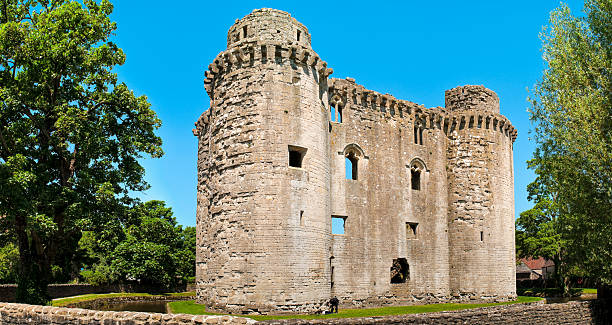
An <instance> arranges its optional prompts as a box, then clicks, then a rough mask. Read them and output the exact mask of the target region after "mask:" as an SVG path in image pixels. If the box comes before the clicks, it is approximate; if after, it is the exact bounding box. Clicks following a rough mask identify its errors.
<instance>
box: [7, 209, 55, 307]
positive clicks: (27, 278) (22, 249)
mask: <svg viewBox="0 0 612 325" xmlns="http://www.w3.org/2000/svg"><path fill="white" fill-rule="evenodd" d="M26 223H27V221H26V217H25V216H17V217H16V218H15V232H16V234H17V243H18V246H19V272H18V274H17V294H16V297H15V300H16V301H17V302H20V303H26V304H32V305H47V304H48V303H49V301H51V297H50V296H49V293H48V291H47V285H48V283H49V275H50V274H51V268H50V264H49V263H48V261H46V257H45V256H44V255H40V254H38V253H37V251H36V249H35V247H33V244H31V242H30V239H29V236H28V234H27V227H26Z"/></svg>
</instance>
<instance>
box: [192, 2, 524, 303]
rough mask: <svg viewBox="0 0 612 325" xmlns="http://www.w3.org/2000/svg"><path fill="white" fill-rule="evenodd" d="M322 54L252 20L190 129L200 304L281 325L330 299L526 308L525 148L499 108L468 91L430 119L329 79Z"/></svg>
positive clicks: (235, 33)
mask: <svg viewBox="0 0 612 325" xmlns="http://www.w3.org/2000/svg"><path fill="white" fill-rule="evenodd" d="M310 39H311V36H310V34H309V32H308V29H307V28H306V27H304V26H303V25H302V24H300V23H299V22H297V21H296V20H295V19H294V18H292V17H291V15H289V14H288V13H286V12H283V11H279V10H274V9H260V10H255V11H253V12H252V13H251V14H249V15H247V16H246V17H244V18H242V19H240V20H237V21H236V23H235V24H234V25H233V26H232V27H231V28H230V30H229V33H228V38H227V49H226V50H225V51H223V52H221V53H219V55H218V56H217V57H216V58H215V60H214V61H213V63H212V64H210V66H209V69H208V71H207V72H206V80H205V81H204V84H205V88H206V91H207V92H208V95H209V96H210V98H211V104H210V109H208V110H207V111H205V112H204V113H203V114H202V116H201V117H200V118H199V119H198V121H197V122H196V128H195V129H194V134H195V135H196V136H197V137H198V209H197V267H196V270H197V275H196V279H197V297H198V302H199V303H205V304H207V305H208V306H210V307H211V308H213V309H218V310H223V311H228V312H233V313H283V312H314V311H317V310H319V309H321V308H322V307H323V306H324V304H325V303H326V302H327V301H328V300H329V299H330V298H331V297H334V296H337V297H338V298H339V299H340V301H341V302H342V303H343V304H353V305H356V306H366V305H390V304H397V305H399V304H415V303H429V302H448V301H466V300H495V301H502V300H508V299H512V298H514V297H515V296H516V289H515V256H514V254H515V253H514V178H513V162H512V146H513V142H514V140H515V138H516V135H517V132H516V130H515V129H514V127H513V126H512V125H511V124H510V122H509V121H508V120H507V119H506V118H505V117H504V116H502V115H500V113H499V98H498V97H497V95H496V94H495V93H494V92H493V91H491V90H489V89H486V88H484V87H482V86H464V87H457V88H454V89H451V90H448V91H446V93H445V97H446V103H445V106H446V107H444V108H442V107H436V108H425V107H423V106H422V105H417V104H415V103H412V102H409V101H405V100H399V99H396V98H395V97H393V96H391V95H386V94H385V95H383V94H380V93H377V92H375V91H372V90H368V89H365V88H364V87H363V86H361V85H358V84H356V83H355V80H353V79H351V78H346V79H333V78H329V76H330V74H331V73H332V72H333V71H332V70H331V69H330V68H328V67H327V63H326V62H325V61H323V60H322V59H321V58H320V57H319V56H318V55H317V53H315V52H314V51H313V50H312V49H311V46H310ZM347 164H349V165H350V168H348V170H349V171H350V173H348V172H346V173H345V170H347V168H346V166H347ZM349 174H350V175H349ZM332 220H336V221H338V223H339V224H342V225H343V228H344V229H343V233H338V234H336V233H333V232H332Z"/></svg>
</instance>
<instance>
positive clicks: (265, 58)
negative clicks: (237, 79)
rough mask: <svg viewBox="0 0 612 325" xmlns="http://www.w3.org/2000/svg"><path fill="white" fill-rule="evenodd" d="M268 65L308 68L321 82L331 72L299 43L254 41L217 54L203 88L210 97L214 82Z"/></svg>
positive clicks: (310, 51) (316, 55)
mask: <svg viewBox="0 0 612 325" xmlns="http://www.w3.org/2000/svg"><path fill="white" fill-rule="evenodd" d="M270 64H277V65H284V64H292V65H295V66H304V65H305V66H308V67H310V68H312V69H314V70H315V71H316V72H317V73H318V74H319V76H320V77H321V80H320V81H322V80H323V79H325V78H327V76H329V75H331V74H332V73H333V70H332V69H329V68H327V62H325V61H323V60H322V59H321V58H320V57H319V55H318V54H317V53H316V52H315V51H313V50H312V49H310V48H309V47H306V46H303V45H301V44H292V43H284V42H277V41H260V40H258V41H254V42H249V43H243V44H242V45H241V46H239V47H231V48H229V49H227V50H225V51H223V52H221V53H219V54H218V55H217V57H216V58H215V59H214V60H213V63H211V64H210V65H209V66H208V70H207V71H206V72H205V76H206V79H204V88H206V92H207V93H208V95H209V96H210V97H211V98H213V97H214V96H213V92H214V87H215V80H217V79H218V78H220V77H221V76H223V75H225V74H228V73H230V72H232V71H233V70H235V69H240V68H253V67H256V66H265V65H270Z"/></svg>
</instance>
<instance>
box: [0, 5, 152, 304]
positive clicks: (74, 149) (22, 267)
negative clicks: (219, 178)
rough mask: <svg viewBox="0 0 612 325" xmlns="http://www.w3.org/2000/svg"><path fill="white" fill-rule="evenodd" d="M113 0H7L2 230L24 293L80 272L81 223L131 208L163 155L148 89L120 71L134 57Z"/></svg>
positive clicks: (29, 297)
mask: <svg viewBox="0 0 612 325" xmlns="http://www.w3.org/2000/svg"><path fill="white" fill-rule="evenodd" d="M112 9H113V6H112V5H111V3H110V2H109V1H108V0H101V1H100V2H99V3H97V2H95V1H92V0H85V1H68V0H45V1H43V0H38V1H37V0H3V1H2V2H1V3H0V23H1V25H0V215H3V216H5V217H4V218H1V220H0V227H1V228H0V230H1V231H0V232H10V233H11V234H13V235H14V236H15V237H16V242H17V246H18V247H19V252H20V258H19V260H20V263H19V277H18V284H19V289H18V291H19V292H18V295H17V296H18V299H19V301H20V302H28V303H35V304H44V303H46V302H47V301H48V297H47V295H46V293H45V292H46V284H47V283H49V281H52V280H54V278H55V279H70V278H71V277H73V276H75V274H76V273H77V272H78V270H79V267H78V265H75V264H74V261H75V260H78V259H79V258H80V256H79V254H81V253H82V252H80V251H79V250H78V249H77V248H78V243H79V240H80V236H81V233H82V230H95V229H96V228H97V229H101V228H102V227H103V226H104V225H105V224H106V223H108V222H109V219H112V218H114V217H113V216H114V215H115V214H116V213H119V214H121V212H122V210H123V209H124V207H125V206H127V205H130V204H131V203H132V200H131V199H130V198H129V195H128V194H129V192H130V191H139V190H143V189H146V188H147V184H146V183H145V182H144V180H143V175H144V169H143V167H142V166H141V165H140V163H139V162H138V158H141V157H143V156H144V154H147V155H150V156H152V157H160V156H161V155H162V154H163V153H162V150H161V139H160V138H159V137H157V136H156V135H155V130H156V129H157V128H158V127H159V126H160V123H161V122H160V120H159V119H158V118H157V116H156V115H155V112H154V111H153V110H151V109H150V104H149V103H148V101H147V98H146V97H145V96H136V95H135V94H134V93H133V92H132V91H130V90H129V88H128V86H127V85H126V84H125V83H121V82H119V81H118V78H117V75H116V74H115V73H114V72H113V71H112V69H113V68H114V67H115V66H116V65H121V64H123V63H124V62H125V55H124V53H123V51H121V49H119V48H118V47H117V45H116V44H114V43H113V42H112V41H111V40H110V37H111V35H112V34H113V32H114V31H115V23H114V22H112V21H111V20H110V18H109V15H110V14H111V12H112ZM109 249H110V248H109ZM54 270H55V273H54V272H52V271H54Z"/></svg>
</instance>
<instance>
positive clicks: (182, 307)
mask: <svg viewBox="0 0 612 325" xmlns="http://www.w3.org/2000/svg"><path fill="white" fill-rule="evenodd" d="M539 300H542V298H538V297H521V296H519V297H518V298H517V300H515V301H508V302H501V303H488V304H431V305H417V306H397V307H380V308H366V309H340V312H339V313H337V314H328V315H235V316H244V317H249V318H252V319H255V320H267V319H291V318H299V319H320V318H349V317H372V316H389V315H404V314H417V313H430V312H436V311H449V310H460V309H472V308H480V307H489V306H498V305H509V304H516V303H527V302H535V301H539ZM168 307H170V310H171V311H172V312H173V313H181V314H193V315H219V314H217V313H211V312H208V311H206V306H204V305H199V304H196V303H195V302H194V301H193V300H188V301H174V302H170V303H168Z"/></svg>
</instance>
